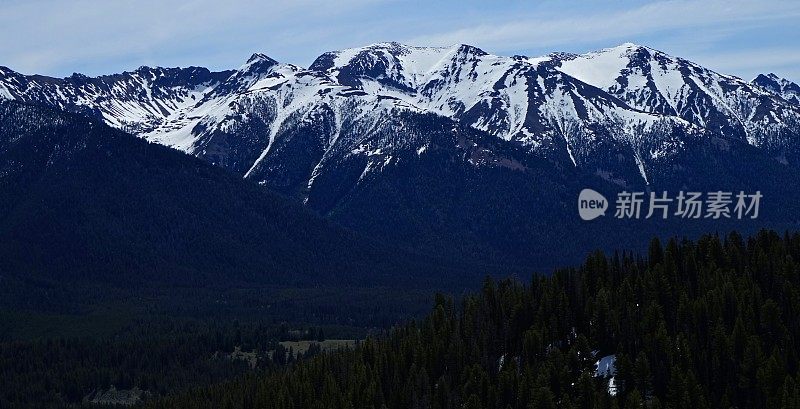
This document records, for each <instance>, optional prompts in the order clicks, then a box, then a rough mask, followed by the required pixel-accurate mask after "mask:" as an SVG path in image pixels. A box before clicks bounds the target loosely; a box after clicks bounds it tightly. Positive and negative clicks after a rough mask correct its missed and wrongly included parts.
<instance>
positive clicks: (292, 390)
mask: <svg viewBox="0 0 800 409" xmlns="http://www.w3.org/2000/svg"><path fill="white" fill-rule="evenodd" d="M798 263H800V234H791V235H789V234H786V235H783V236H782V235H780V234H778V233H775V232H767V231H764V232H761V233H759V234H758V235H756V236H754V237H752V238H749V239H744V238H742V237H741V236H740V235H738V234H736V233H732V234H730V235H728V236H726V237H724V238H722V237H719V236H716V235H709V236H704V237H702V238H700V239H699V240H697V241H696V242H691V241H687V240H669V241H668V242H667V243H666V245H662V244H661V243H660V242H659V241H658V240H654V241H653V242H652V243H651V245H650V247H649V252H648V254H647V256H646V257H640V256H636V255H633V254H629V253H615V254H613V255H604V254H602V253H594V254H592V255H590V256H589V257H588V258H587V259H586V261H585V263H584V264H583V265H582V266H581V267H579V268H574V269H561V270H558V271H556V272H555V273H554V274H553V275H552V276H547V277H546V276H538V275H537V276H534V277H533V279H532V281H531V282H530V283H529V284H525V285H523V284H521V283H519V282H516V281H513V280H505V281H500V282H495V281H493V280H491V279H487V280H486V281H485V283H484V285H483V289H482V291H481V292H480V293H479V294H476V295H472V296H468V297H466V298H465V299H464V300H463V302H462V303H459V304H456V303H455V302H454V301H453V300H452V299H450V298H448V297H446V296H438V297H437V298H436V302H435V306H434V308H433V310H432V311H431V313H430V314H429V315H428V316H427V317H426V318H425V319H424V320H421V321H418V322H411V323H409V324H407V325H403V326H398V327H397V328H395V329H393V330H392V331H391V333H390V334H388V335H387V336H386V337H377V338H370V339H367V340H366V341H364V342H363V343H361V345H360V346H358V347H357V348H355V349H354V350H352V351H340V352H335V353H329V354H322V355H318V356H316V357H314V358H311V359H307V360H301V361H299V362H297V363H295V364H293V365H290V367H289V368H288V369H287V370H285V371H279V372H275V373H272V374H263V373H262V374H258V373H255V374H247V375H244V376H241V377H239V378H237V379H236V380H232V381H228V382H224V383H220V384H216V385H213V386H211V387H202V388H198V389H195V390H191V391H188V392H185V393H182V394H178V395H173V396H169V397H167V398H165V399H160V400H151V401H150V402H148V405H147V406H148V407H150V408H173V407H192V408H383V407H386V408H554V407H562V408H634V407H637V408H638V407H649V408H728V407H737V408H759V407H764V408H767V407H768V408H797V407H800V378H799V377H798V351H800V349H799V348H798V347H800V322H799V321H798V320H797V317H798V316H800V286H799V284H800V282H799V281H798V280H800V276H799V275H798V274H799V273H800V264H798ZM611 354H613V355H614V356H615V358H616V365H615V366H616V373H615V374H614V385H615V386H616V389H615V390H614V391H613V392H615V393H614V394H612V393H609V391H610V390H609V387H608V383H609V379H608V376H596V375H597V374H596V373H595V363H596V361H597V360H598V358H599V357H601V356H608V355H611Z"/></svg>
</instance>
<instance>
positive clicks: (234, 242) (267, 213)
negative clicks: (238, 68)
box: [0, 101, 441, 300]
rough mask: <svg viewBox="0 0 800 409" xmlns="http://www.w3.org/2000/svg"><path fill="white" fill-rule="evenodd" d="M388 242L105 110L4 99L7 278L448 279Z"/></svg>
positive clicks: (1, 257)
mask: <svg viewBox="0 0 800 409" xmlns="http://www.w3.org/2000/svg"><path fill="white" fill-rule="evenodd" d="M379 241H380V240H378V239H372V238H371V239H367V238H362V237H356V236H355V235H353V234H351V233H350V232H348V231H346V230H344V229H341V228H339V227H337V226H335V225H332V224H331V223H329V222H326V221H324V220H322V219H320V218H319V217H317V216H315V215H313V214H312V213H311V212H309V211H306V210H304V209H302V207H301V206H300V205H295V204H290V203H289V202H287V201H286V200H284V199H282V198H280V197H279V196H277V195H275V194H272V193H270V192H268V191H266V190H265V189H264V188H262V187H259V186H257V185H256V184H254V183H250V182H248V181H244V180H242V179H241V178H240V177H238V176H236V175H233V174H230V173H228V172H227V171H225V170H222V169H220V168H218V167H215V166H212V165H209V164H206V163H204V162H202V161H200V160H198V159H195V158H192V157H189V156H187V155H184V154H182V153H179V152H177V151H175V150H172V149H169V148H165V147H163V146H159V145H155V144H152V143H148V142H146V141H143V140H141V139H138V138H135V137H133V136H131V135H128V134H126V133H124V132H121V131H118V130H115V129H112V128H110V127H108V126H106V125H104V124H101V123H99V122H96V121H94V120H91V119H87V118H85V117H82V116H78V115H73V114H67V113H63V112H60V111H57V110H53V109H50V108H44V107H37V106H31V105H24V104H20V103H17V102H11V101H0V281H4V283H5V284H6V285H5V286H4V288H10V287H13V286H12V284H13V282H15V280H21V281H25V282H32V281H35V280H39V282H40V283H47V282H52V281H53V280H55V281H56V282H69V283H70V284H71V285H77V284H82V283H83V284H85V283H89V282H91V283H103V284H109V283H116V284H126V285H127V284H130V283H140V284H141V283H169V284H188V285H198V284H204V283H205V284H209V283H211V284H214V285H217V286H220V285H222V286H224V285H228V284H236V283H257V284H269V285H295V284H301V285H318V284H322V283H336V284H348V283H349V284H354V283H355V284H358V285H362V284H375V283H386V282H392V283H399V282H403V281H405V282H406V283H409V282H413V281H414V280H418V279H419V278H420V276H423V274H422V273H423V272H424V273H425V274H424V276H431V277H435V276H437V275H439V274H435V273H434V274H429V273H432V272H434V267H432V264H430V265H428V264H425V263H424V262H418V261H416V260H418V259H417V258H412V257H404V256H396V255H394V252H392V251H390V250H386V249H384V248H383V247H382V243H379ZM437 271H440V272H441V270H437ZM9 280H11V281H9ZM6 300H8V299H6Z"/></svg>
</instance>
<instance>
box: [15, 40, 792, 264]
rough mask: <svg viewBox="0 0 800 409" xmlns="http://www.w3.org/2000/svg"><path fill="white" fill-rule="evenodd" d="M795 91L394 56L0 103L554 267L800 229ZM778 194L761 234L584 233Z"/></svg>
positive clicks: (71, 87)
mask: <svg viewBox="0 0 800 409" xmlns="http://www.w3.org/2000/svg"><path fill="white" fill-rule="evenodd" d="M796 90H797V85H796V84H794V83H792V82H791V81H788V80H785V79H781V78H778V77H777V76H775V75H773V74H771V75H763V76H759V77H758V78H756V79H755V80H753V81H752V82H747V81H744V80H742V79H739V78H737V77H733V76H729V75H724V74H720V73H717V72H714V71H712V70H709V69H707V68H705V67H702V66H699V65H697V64H694V63H692V62H690V61H687V60H684V59H682V58H678V57H673V56H670V55H668V54H665V53H663V52H660V51H658V50H654V49H651V48H648V47H644V46H638V45H634V44H623V45H620V46H618V47H614V48H609V49H604V50H601V51H598V52H593V53H588V54H582V55H578V54H566V53H554V54H550V55H548V56H544V57H533V58H532V57H524V56H513V57H503V56H497V55H492V54H488V53H486V52H484V51H483V50H480V49H478V48H476V47H472V46H468V45H458V46H453V47H444V48H436V47H411V46H406V45H402V44H397V43H379V44H374V45H370V46H366V47H361V48H354V49H347V50H342V51H334V52H328V53H324V54H322V55H321V56H319V57H318V58H317V59H316V60H315V61H314V62H313V63H312V64H311V65H310V66H309V68H302V67H298V66H296V65H292V64H283V63H280V62H278V61H275V60H273V59H271V58H269V57H267V56H265V55H263V54H254V55H253V56H252V57H250V58H249V59H248V60H247V62H246V63H245V64H243V65H242V66H241V67H239V68H238V69H235V70H229V71H221V72H212V71H209V70H207V69H204V68H197V67H190V68H149V67H141V68H139V69H137V70H135V71H133V72H125V73H122V74H115V75H109V76H101V77H96V78H88V77H84V76H81V75H73V76H71V77H68V78H65V79H55V78H48V77H42V76H26V75H22V74H19V73H16V72H14V71H12V70H10V69H8V68H0V98H3V97H5V98H8V99H15V100H20V101H25V102H29V103H33V104H44V105H48V106H52V107H56V108H59V109H64V110H68V111H72V112H76V113H81V114H83V115H89V116H92V117H96V118H98V119H100V120H102V121H104V122H106V123H107V124H109V125H111V126H112V127H116V128H119V129H123V130H126V131H128V132H131V133H133V134H135V135H137V136H139V137H141V138H143V139H146V140H148V141H151V142H156V143H159V144H163V145H167V146H170V147H173V148H176V149H179V150H182V151H184V152H186V153H188V154H190V155H194V156H197V157H199V158H201V159H204V160H205V161H207V162H210V163H212V164H215V165H218V166H221V167H223V168H225V169H228V170H230V171H232V172H234V173H237V174H238V175H239V176H240V177H243V178H244V179H247V180H250V181H253V182H257V183H260V184H263V185H266V186H267V187H269V188H270V189H272V190H274V191H277V192H279V193H281V194H283V195H284V196H286V197H288V198H290V199H291V200H293V201H296V202H298V203H303V204H305V206H306V207H307V208H309V209H311V210H313V211H315V212H317V213H318V214H320V215H322V216H324V217H327V218H328V219H330V220H332V221H334V222H336V223H338V224H340V225H343V226H345V227H347V228H351V229H353V230H356V231H359V232H361V233H363V234H366V235H367V236H369V237H371V238H373V239H376V240H385V241H387V242H390V243H396V244H397V245H399V246H402V247H403V248H405V249H408V250H411V251H413V252H415V253H418V254H427V255H436V256H441V255H446V256H447V258H449V259H453V260H460V261H463V262H465V263H472V264H484V265H486V264H495V265H496V264H502V265H514V266H522V267H524V268H538V269H547V268H551V267H554V266H558V265H562V264H564V263H573V262H575V261H576V260H578V259H579V258H580V257H582V255H583V254H585V252H586V251H590V250H593V249H595V248H605V249H610V248H612V247H619V246H622V247H634V246H638V245H640V243H643V242H646V240H647V239H648V238H649V237H651V236H653V235H662V236H664V235H688V236H697V235H698V234H700V233H702V232H707V231H725V230H730V229H734V228H735V229H738V230H740V231H743V232H751V233H752V232H755V231H756V230H757V229H758V228H759V227H771V228H775V229H779V230H783V229H790V228H796V227H798V215H800V211H798V203H800V200H798V199H800V189H797V188H796V187H795V185H796V184H795V183H794V181H795V180H796V179H797V177H798V169H800V168H798V164H799V163H800V140H798V136H799V135H800V105H798V100H797V93H796ZM585 187H590V188H593V189H595V190H597V191H600V192H603V193H604V194H606V195H607V197H610V198H612V202H613V198H614V197H615V195H616V193H618V192H620V191H623V190H627V191H643V192H650V191H653V192H660V191H669V192H670V193H671V194H672V195H673V196H674V195H676V194H677V192H678V191H679V190H691V191H702V192H708V191H720V190H721V191H731V192H739V191H747V192H750V193H752V192H755V191H761V192H762V194H763V195H764V200H763V203H762V206H763V208H762V212H761V216H760V218H759V219H758V220H756V221H738V220H737V221H729V220H726V221H718V220H714V221H685V220H677V221H675V220H671V221H666V222H663V221H659V222H654V221H649V220H648V221H641V220H640V221H633V222H630V221H617V220H608V219H609V218H608V217H607V218H605V219H603V220H598V221H596V222H593V223H583V222H581V221H580V219H578V217H577V214H576V211H575V201H576V198H577V195H578V192H579V191H580V190H581V189H583V188H585Z"/></svg>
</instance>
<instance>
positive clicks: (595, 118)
mask: <svg viewBox="0 0 800 409" xmlns="http://www.w3.org/2000/svg"><path fill="white" fill-rule="evenodd" d="M311 68H312V69H314V70H317V71H322V72H325V73H327V74H329V75H330V76H331V77H334V78H336V79H337V80H338V81H339V82H340V83H344V84H348V85H351V86H354V87H359V88H360V89H363V90H366V91H367V92H384V93H386V92H389V93H391V95H392V96H394V97H397V98H400V99H403V100H405V101H407V102H408V103H409V104H411V105H414V106H417V107H420V108H422V109H424V110H426V111H428V112H434V113H436V114H439V115H442V116H446V117H449V118H454V119H456V120H458V121H459V122H461V123H464V124H467V125H469V126H472V127H473V128H476V129H479V130H483V131H486V132H488V133H490V134H492V135H495V136H497V137H500V138H502V139H505V140H509V141H515V142H519V143H522V144H524V145H526V146H529V147H530V148H531V149H533V150H537V151H539V153H545V154H550V156H553V154H555V156H558V155H559V154H561V155H564V156H569V157H570V159H571V161H572V162H573V164H575V165H578V164H579V163H580V162H586V161H588V160H589V159H590V157H591V155H592V148H593V146H597V145H598V144H597V143H594V141H595V139H598V138H602V137H607V138H611V139H612V140H614V141H615V143H617V144H620V143H622V144H628V145H635V144H636V143H637V139H638V137H639V136H640V135H642V133H643V132H646V131H647V130H649V129H653V128H654V127H655V126H656V124H660V125H662V126H663V125H665V124H667V123H668V126H674V127H679V128H682V129H684V130H688V129H689V128H690V126H688V124H687V123H685V122H683V121H681V120H680V119H677V118H667V117H664V116H662V115H654V114H649V113H645V112H639V111H637V110H635V109H631V108H630V107H629V106H627V105H626V104H625V103H623V102H622V101H620V100H618V99H617V98H613V97H609V96H608V95H607V94H606V93H604V92H602V91H600V90H598V89H596V88H594V87H592V86H587V85H586V84H584V83H581V82H580V81H576V80H575V79H574V78H572V77H570V76H568V75H565V74H563V73H562V72H560V71H557V70H555V69H553V68H552V67H549V66H542V65H539V64H537V63H536V62H535V61H532V60H530V59H527V58H523V57H501V56H496V55H490V54H487V53H486V52H484V51H482V50H480V49H478V48H475V47H472V46H467V45H459V46H454V47H447V48H425V47H409V46H405V45H401V44H397V43H380V44H375V45H371V46H368V47H364V48H360V49H349V50H344V51H340V52H330V53H326V54H323V55H322V56H320V57H319V58H318V59H317V60H316V61H315V62H314V63H313V64H312V65H311Z"/></svg>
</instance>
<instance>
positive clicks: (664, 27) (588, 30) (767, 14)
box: [408, 0, 800, 51]
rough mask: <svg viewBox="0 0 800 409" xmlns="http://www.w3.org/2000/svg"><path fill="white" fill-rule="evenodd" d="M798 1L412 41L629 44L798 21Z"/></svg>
mask: <svg viewBox="0 0 800 409" xmlns="http://www.w3.org/2000/svg"><path fill="white" fill-rule="evenodd" d="M798 17H800V2H797V1H785V0H779V1H773V2H770V4H769V5H768V6H767V5H765V4H764V3H763V2H761V1H752V0H738V1H737V0H734V1H719V0H710V1H685V0H681V1H661V2H657V3H650V4H645V5H642V6H640V7H638V8H634V9H630V10H623V11H611V12H605V13H593V14H591V15H588V14H587V15H583V16H577V17H565V18H558V17H553V16H548V17H537V16H524V17H520V18H515V19H513V20H509V21H506V22H500V23H493V24H477V25H476V24H471V23H467V24H465V26H464V27H460V28H456V29H452V30H448V31H444V32H438V33H433V34H424V35H418V36H413V37H410V38H409V39H408V42H410V43H414V44H435V45H450V44H458V43H467V44H475V45H479V46H481V47H485V48H487V49H492V50H498V51H506V50H517V49H526V48H527V49H530V48H533V47H551V46H561V45H569V44H573V43H576V42H577V43H585V42H587V40H591V41H595V42H596V41H612V40H619V39H630V38H634V37H638V36H642V35H647V34H654V33H659V32H667V31H670V30H687V29H696V28H698V27H710V26H727V27H730V26H731V25H735V24H753V23H759V24H769V23H770V22H772V21H775V20H792V21H796V20H797V19H798Z"/></svg>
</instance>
